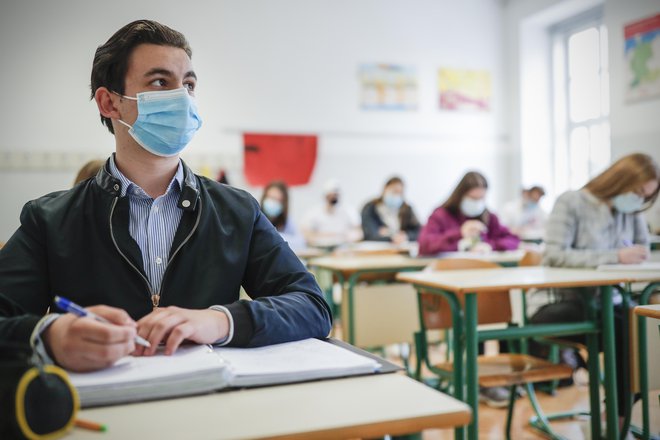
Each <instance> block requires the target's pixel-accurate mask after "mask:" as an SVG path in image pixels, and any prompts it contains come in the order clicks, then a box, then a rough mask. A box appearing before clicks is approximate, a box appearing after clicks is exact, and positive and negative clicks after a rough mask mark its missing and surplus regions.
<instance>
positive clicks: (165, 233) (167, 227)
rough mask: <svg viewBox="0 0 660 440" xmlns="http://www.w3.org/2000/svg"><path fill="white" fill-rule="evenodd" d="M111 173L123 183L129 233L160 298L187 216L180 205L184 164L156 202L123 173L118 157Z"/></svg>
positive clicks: (148, 277) (122, 193) (111, 161)
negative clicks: (183, 216) (126, 198)
mask: <svg viewBox="0 0 660 440" xmlns="http://www.w3.org/2000/svg"><path fill="white" fill-rule="evenodd" d="M110 174H112V176H113V177H115V178H117V179H119V181H120V182H121V197H124V196H128V203H129V206H130V217H129V221H128V229H129V233H130V234H131V237H133V240H135V242H136V243H137V244H138V246H139V248H140V251H141V252H142V264H143V265H144V272H145V274H146V275H147V279H148V280H149V283H150V284H151V289H152V291H151V293H152V294H157V295H160V288H161V283H162V282H163V275H164V274H165V269H166V268H167V263H168V258H169V255H170V249H171V248H172V242H173V241H174V234H175V233H176V230H177V228H178V227H179V222H180V221H181V216H182V215H183V210H182V209H181V208H179V207H178V206H177V202H178V200H179V196H180V194H181V188H182V187H183V166H182V164H181V161H179V168H178V169H177V171H176V174H175V175H174V177H173V178H172V181H171V182H170V184H169V185H168V186H167V190H166V191H165V194H163V195H162V196H160V197H157V198H156V199H152V198H151V197H150V196H149V195H148V194H147V193H146V192H144V190H143V189H142V188H140V187H139V186H138V185H136V184H135V183H133V182H131V181H130V180H129V179H128V178H127V177H126V176H124V175H123V174H122V173H121V172H120V171H119V169H118V168H117V165H116V164H115V157H114V154H113V155H112V156H111V158H110Z"/></svg>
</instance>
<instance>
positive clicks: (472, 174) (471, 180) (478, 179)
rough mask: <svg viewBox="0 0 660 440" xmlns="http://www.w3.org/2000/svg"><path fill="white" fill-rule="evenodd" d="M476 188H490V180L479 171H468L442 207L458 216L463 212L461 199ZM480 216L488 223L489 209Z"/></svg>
mask: <svg viewBox="0 0 660 440" xmlns="http://www.w3.org/2000/svg"><path fill="white" fill-rule="evenodd" d="M474 188H485V189H488V181H487V180H486V178H485V177H484V176H483V174H481V173H479V172H477V171H468V172H467V173H465V175H464V176H463V178H462V179H461V181H460V182H458V185H456V188H454V191H453V192H452V193H451V195H450V196H449V198H448V199H447V200H446V201H445V203H443V204H442V208H445V209H446V210H447V211H449V212H450V213H451V214H452V215H454V216H458V215H459V214H460V213H461V200H463V197H465V194H467V193H468V192H470V191H471V190H473V189H474ZM479 218H480V219H481V221H483V222H484V223H488V210H484V213H483V214H481V216H480V217H479Z"/></svg>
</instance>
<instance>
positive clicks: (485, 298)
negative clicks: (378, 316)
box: [415, 259, 572, 439]
mask: <svg viewBox="0 0 660 440" xmlns="http://www.w3.org/2000/svg"><path fill="white" fill-rule="evenodd" d="M499 267H500V266H499V265H497V264H496V263H491V262H488V261H482V260H472V259H442V260H437V261H436V262H435V263H433V264H432V267H431V270H464V269H489V268H499ZM418 300H419V308H420V332H419V333H417V334H416V335H415V342H416V351H417V359H418V360H417V378H418V380H419V379H421V363H422V362H424V363H425V364H426V366H427V367H428V369H429V370H430V371H431V372H433V373H435V374H437V375H438V376H439V377H440V378H441V381H440V383H439V386H441V384H442V380H443V379H444V380H446V381H448V382H451V381H452V376H453V363H452V362H441V363H438V364H433V363H432V362H431V360H430V358H429V356H428V343H427V334H426V332H427V331H428V330H447V329H451V328H452V317H451V312H450V306H449V303H448V301H447V300H446V299H445V298H444V297H442V296H439V295H435V294H432V293H430V292H424V291H423V290H422V291H420V292H419V294H418ZM458 301H459V302H460V303H461V304H464V301H465V298H464V296H463V295H458ZM477 312H478V323H479V324H496V323H506V324H510V322H511V315H512V313H511V302H510V298H509V291H508V290H502V291H498V292H488V293H486V294H477ZM477 362H478V377H479V385H480V386H482V387H494V386H508V387H510V388H511V399H510V401H509V408H508V414H507V424H506V438H507V439H508V438H510V430H511V420H512V415H513V407H514V403H515V395H516V387H517V386H518V385H523V384H525V385H528V386H527V391H528V393H527V395H528V397H529V398H530V401H531V403H532V405H533V406H534V407H535V408H538V403H537V402H536V396H535V395H534V390H533V388H532V387H531V386H529V384H531V383H534V382H542V381H548V380H555V379H562V378H565V377H570V376H571V374H572V369H571V368H570V367H569V366H567V365H561V364H554V363H551V362H548V361H547V360H545V359H540V358H536V357H533V356H529V355H527V354H516V353H503V354H499V355H496V356H479V358H478V360H477ZM452 385H453V386H454V387H456V386H460V385H461V384H452ZM539 410H540V408H539ZM539 416H540V417H542V415H541V414H539Z"/></svg>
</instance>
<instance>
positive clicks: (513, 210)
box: [500, 186, 548, 240]
mask: <svg viewBox="0 0 660 440" xmlns="http://www.w3.org/2000/svg"><path fill="white" fill-rule="evenodd" d="M544 195H545V190H544V189H543V188H542V187H540V186H532V187H531V188H529V189H523V190H522V196H521V198H520V199H517V200H512V201H510V202H508V203H506V204H505V205H504V207H502V211H500V220H501V221H502V224H503V225H505V226H506V227H508V228H509V229H510V230H511V232H513V233H514V234H516V235H517V236H518V237H520V238H522V239H523V240H542V239H543V234H544V232H545V221H546V218H547V217H548V215H547V214H546V213H545V211H544V210H543V208H541V206H540V205H539V201H540V200H541V198H542V197H543V196H544Z"/></svg>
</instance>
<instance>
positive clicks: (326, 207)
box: [302, 179, 362, 247]
mask: <svg viewBox="0 0 660 440" xmlns="http://www.w3.org/2000/svg"><path fill="white" fill-rule="evenodd" d="M323 198H324V201H323V204H321V205H318V206H316V207H314V208H312V209H311V210H310V211H308V212H307V213H306V214H305V217H304V219H303V225H302V229H303V234H304V235H305V239H306V240H307V243H308V244H309V245H311V246H321V247H335V246H339V245H342V244H346V243H352V242H356V241H360V240H361V239H362V230H361V229H360V218H359V216H358V215H357V212H355V211H354V210H352V209H349V208H348V207H346V206H344V205H343V204H341V190H340V187H339V182H338V181H337V180H335V179H330V180H328V181H326V182H325V184H324V185H323Z"/></svg>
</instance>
